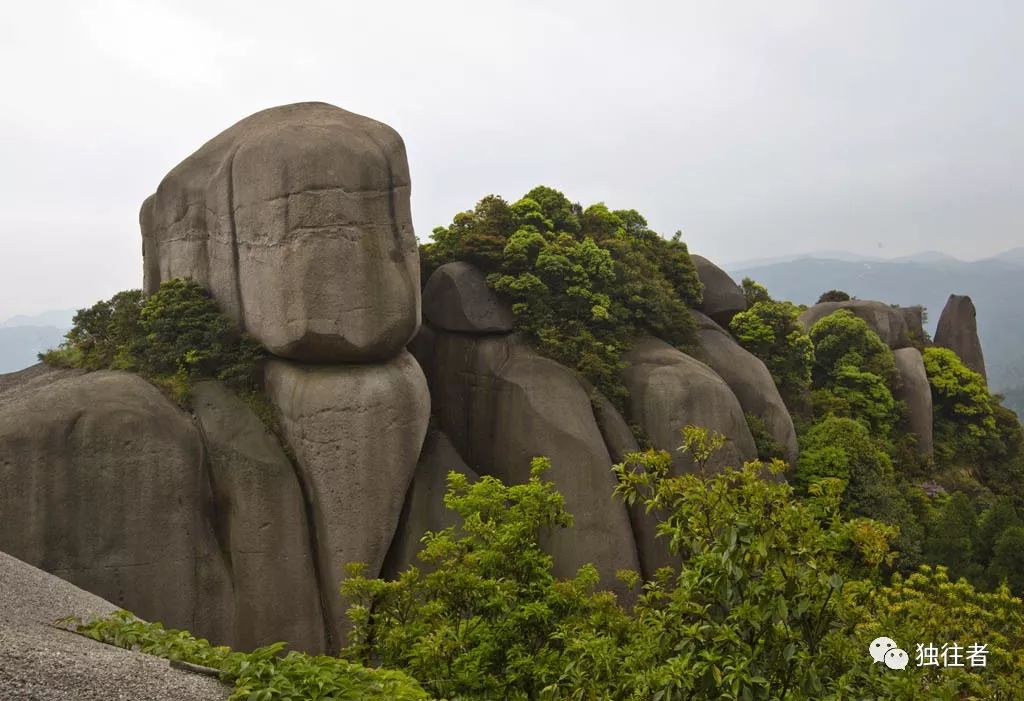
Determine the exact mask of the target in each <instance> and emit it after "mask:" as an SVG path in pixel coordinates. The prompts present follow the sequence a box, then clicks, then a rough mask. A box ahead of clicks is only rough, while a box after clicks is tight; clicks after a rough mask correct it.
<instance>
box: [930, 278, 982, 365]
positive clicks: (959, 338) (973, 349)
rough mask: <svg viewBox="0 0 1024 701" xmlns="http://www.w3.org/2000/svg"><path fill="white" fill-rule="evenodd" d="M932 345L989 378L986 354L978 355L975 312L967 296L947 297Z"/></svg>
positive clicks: (979, 348)
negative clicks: (955, 356)
mask: <svg viewBox="0 0 1024 701" xmlns="http://www.w3.org/2000/svg"><path fill="white" fill-rule="evenodd" d="M935 345H937V346H941V347H943V348H948V349H950V350H951V351H953V352H954V353H956V354H957V355H959V356H960V359H961V360H962V361H964V365H966V366H967V367H969V368H970V369H971V370H974V371H975V372H977V373H981V376H982V377H985V378H986V379H987V378H988V375H987V374H986V372H985V354H984V353H982V352H981V340H980V339H979V338H978V320H977V311H976V310H975V309H974V302H972V301H971V298H970V297H968V296H967V295H950V296H949V299H948V300H946V306H945V307H943V309H942V315H941V316H940V317H939V324H938V326H937V327H936V328H935Z"/></svg>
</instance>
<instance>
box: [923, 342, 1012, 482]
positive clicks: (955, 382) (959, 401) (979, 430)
mask: <svg viewBox="0 0 1024 701" xmlns="http://www.w3.org/2000/svg"><path fill="white" fill-rule="evenodd" d="M924 368H925V372H927V374H928V382H929V383H930V384H931V387H932V407H933V411H934V414H935V422H934V424H935V452H936V457H937V458H939V459H940V460H941V461H943V462H944V463H951V462H953V461H955V460H969V461H971V460H974V459H976V458H977V457H978V456H979V455H980V454H981V453H982V452H983V451H984V448H985V446H986V444H987V443H988V442H989V441H991V440H992V439H993V438H995V436H996V434H997V427H996V419H995V416H994V414H993V410H992V400H991V397H990V395H989V393H988V387H987V386H986V384H985V378H984V377H982V376H981V375H980V374H978V373H976V372H974V371H973V370H971V369H970V368H968V367H967V366H966V365H964V364H963V362H962V361H961V360H960V358H959V356H957V354H956V353H954V352H953V351H951V350H949V349H947V348H938V347H932V348H926V349H925V350H924Z"/></svg>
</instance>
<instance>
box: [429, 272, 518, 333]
mask: <svg viewBox="0 0 1024 701" xmlns="http://www.w3.org/2000/svg"><path fill="white" fill-rule="evenodd" d="M423 316H424V318H425V319H426V320H427V321H429V322H430V324H431V325H432V326H433V327H434V328H437V329H440V330H442V331H459V332H465V333H507V332H509V331H511V330H512V327H513V326H514V324H515V317H514V316H512V309H511V308H510V307H509V306H508V305H507V304H505V303H504V302H502V301H501V300H500V299H498V295H496V294H495V293H494V290H492V289H491V288H490V287H488V286H487V280H486V278H484V275H483V273H481V272H480V271H479V270H478V269H477V268H476V267H474V266H473V265H470V264H469V263H463V262H456V263H446V264H444V265H442V266H441V267H440V268H438V269H437V270H436V271H434V273H433V275H431V276H430V279H429V280H427V285H426V287H425V288H424V290H423Z"/></svg>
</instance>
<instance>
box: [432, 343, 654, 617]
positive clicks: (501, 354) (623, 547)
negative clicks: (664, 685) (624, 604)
mask: <svg viewBox="0 0 1024 701" xmlns="http://www.w3.org/2000/svg"><path fill="white" fill-rule="evenodd" d="M432 357H433V363H432V367H431V368H430V369H429V370H428V375H429V376H430V387H431V392H432V399H433V405H434V407H435V410H436V415H437V419H438V423H439V427H440V428H441V430H443V431H444V432H445V433H446V434H447V435H448V436H449V438H451V441H452V443H453V444H454V445H455V447H456V448H457V450H458V452H459V454H460V455H461V456H462V457H463V458H464V459H465V460H466V463H467V464H468V466H469V467H470V468H472V469H473V470H474V471H476V472H478V473H479V474H489V475H495V476H497V477H499V478H500V479H502V480H503V481H505V482H507V483H522V482H525V481H526V480H527V479H528V478H529V473H530V462H531V460H532V459H533V458H535V457H538V456H545V457H548V458H549V459H550V460H551V470H550V471H549V472H548V473H547V477H548V478H549V479H550V480H551V481H552V482H553V483H554V484H555V486H556V487H557V488H558V490H559V491H560V492H561V493H562V494H563V495H564V497H565V500H566V507H567V509H568V510H569V512H571V513H572V515H573V517H574V519H575V524H574V526H573V527H572V528H571V529H560V530H558V531H555V532H553V533H551V534H549V535H548V536H547V537H546V538H545V541H544V545H545V547H546V548H547V549H548V551H549V552H550V553H551V554H552V556H553V557H554V560H555V573H556V575H557V576H560V577H570V576H573V575H574V574H575V573H576V571H577V569H578V568H579V567H580V566H582V565H584V564H587V563H593V564H594V565H595V566H596V567H597V569H598V572H599V573H600V575H601V584H602V586H603V587H605V588H608V589H611V590H613V591H616V592H617V593H619V594H620V595H623V596H627V597H628V591H627V590H626V588H625V587H624V586H623V585H622V584H621V582H618V580H616V578H615V571H616V570H619V569H632V570H636V569H638V564H639V562H638V559H637V554H636V545H635V543H634V540H633V535H632V532H631V528H630V522H629V516H628V514H627V512H626V507H625V506H624V505H623V504H622V502H621V501H618V500H616V499H615V497H614V496H613V491H614V489H615V477H614V475H613V474H612V472H611V466H612V459H611V456H610V455H609V453H608V449H607V448H606V447H605V443H604V440H603V438H602V435H601V431H600V430H599V428H598V426H597V422H596V421H595V418H594V411H593V408H592V405H591V398H590V396H588V394H587V392H586V391H585V390H584V388H583V387H582V386H581V384H580V382H579V381H578V379H577V377H576V375H575V373H574V372H573V371H571V370H569V369H568V368H566V367H564V366H562V365H560V364H558V363H556V362H555V361H553V360H550V359H548V358H544V357H542V356H540V355H539V354H537V353H536V352H535V351H534V350H532V349H531V348H530V347H529V346H528V345H527V344H526V343H525V342H524V341H523V340H521V339H520V338H519V337H518V336H517V335H515V334H512V335H505V336H494V335H490V336H474V335H468V334H454V333H443V332H438V333H437V339H436V344H435V347H434V349H433V353H432Z"/></svg>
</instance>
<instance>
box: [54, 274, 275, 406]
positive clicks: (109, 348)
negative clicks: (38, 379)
mask: <svg viewBox="0 0 1024 701" xmlns="http://www.w3.org/2000/svg"><path fill="white" fill-rule="evenodd" d="M262 357H263V350H262V348H260V346H259V344H258V343H256V341H254V340H253V339H251V338H249V337H248V336H246V335H244V334H242V333H239V331H238V330H237V328H236V327H235V325H234V323H233V322H232V321H231V320H229V319H228V318H227V317H225V316H224V314H223V313H222V312H221V311H220V309H219V308H218V307H217V304H216V302H214V300H213V298H212V297H210V295H209V293H207V292H206V291H205V290H204V289H203V288H202V287H200V286H199V285H198V284H197V283H195V282H193V281H192V280H182V279H174V280H168V281H166V282H164V283H163V284H162V285H160V288H159V289H158V290H157V291H156V292H155V293H154V294H153V295H151V296H150V297H148V298H144V297H143V296H142V293H141V292H140V291H138V290H131V291H128V292H120V293H118V294H116V295H114V297H113V298H111V299H110V300H107V301H102V302H97V303H96V304H95V305H93V306H92V307H90V308H89V309H83V310H81V311H79V312H78V313H77V314H76V315H75V317H74V322H73V327H72V329H71V330H70V331H69V332H68V333H67V335H66V338H65V341H64V343H63V344H62V345H61V347H60V348H58V349H56V350H54V351H49V352H48V353H45V354H42V355H41V356H40V358H41V359H42V360H44V361H45V362H48V363H51V364H56V365H65V366H72V367H81V368H85V369H87V370H99V369H104V368H111V369H122V370H133V371H136V372H139V373H141V374H143V375H144V376H145V377H147V378H148V379H149V380H150V381H152V382H153V383H154V384H156V385H157V386H159V387H161V388H163V389H164V390H166V391H167V392H168V393H169V394H171V396H173V397H174V398H175V399H177V400H178V401H179V402H181V403H186V402H187V398H188V394H189V391H190V387H191V383H192V382H193V381H194V380H195V379H199V378H216V379H219V380H222V381H223V382H225V383H226V384H227V385H229V386H231V387H233V388H235V389H237V390H240V391H248V390H251V389H252V387H253V375H254V372H255V368H256V365H257V364H258V363H259V361H260V360H261V359H262Z"/></svg>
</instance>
